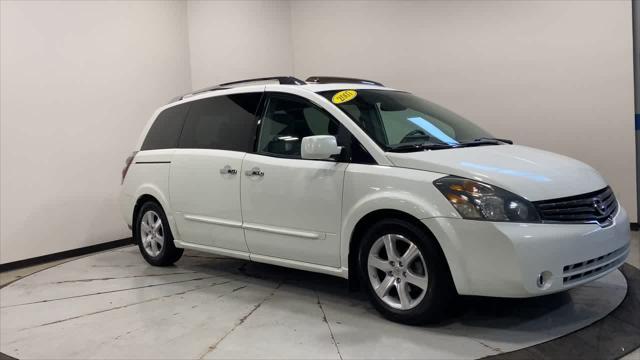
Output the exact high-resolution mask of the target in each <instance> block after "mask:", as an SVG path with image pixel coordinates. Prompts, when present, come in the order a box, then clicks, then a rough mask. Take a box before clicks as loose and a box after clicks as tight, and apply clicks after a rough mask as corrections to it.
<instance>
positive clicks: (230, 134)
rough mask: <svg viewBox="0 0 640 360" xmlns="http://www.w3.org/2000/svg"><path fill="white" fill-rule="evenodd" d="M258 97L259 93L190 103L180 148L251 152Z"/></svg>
mask: <svg viewBox="0 0 640 360" xmlns="http://www.w3.org/2000/svg"><path fill="white" fill-rule="evenodd" d="M261 96H262V93H246V94H233V95H226V96H216V97H213V98H207V99H202V100H196V101H194V102H192V103H191V109H190V110H189V115H188V116H187V120H186V122H185V124H184V129H183V130H182V136H181V137H180V147H181V148H196V149H218V150H233V151H243V152H248V151H251V150H252V149H253V142H254V138H255V133H256V117H255V113H256V109H257V108H258V103H259V102H260V97H261Z"/></svg>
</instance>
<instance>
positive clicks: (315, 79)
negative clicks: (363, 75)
mask: <svg viewBox="0 0 640 360" xmlns="http://www.w3.org/2000/svg"><path fill="white" fill-rule="evenodd" d="M307 82H308V83H314V84H332V83H347V84H365V85H378V86H384V85H382V83H379V82H377V81H371V80H364V79H354V78H347V77H339V76H310V77H308V78H307Z"/></svg>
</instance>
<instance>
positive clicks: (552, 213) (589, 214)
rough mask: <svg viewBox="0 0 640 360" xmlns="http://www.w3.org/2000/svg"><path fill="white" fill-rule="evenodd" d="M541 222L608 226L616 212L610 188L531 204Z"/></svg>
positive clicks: (616, 205) (616, 208)
mask: <svg viewBox="0 0 640 360" xmlns="http://www.w3.org/2000/svg"><path fill="white" fill-rule="evenodd" d="M533 204H534V205H535V207H536V208H537V209H538V213H539V214H540V219H541V220H542V221H543V222H559V223H579V224H584V223H598V224H600V225H601V226H609V225H611V223H612V219H613V217H615V215H616V213H617V210H618V201H617V200H616V197H615V195H614V194H613V191H612V190H611V188H610V187H608V186H607V187H606V188H604V189H601V190H598V191H594V192H591V193H587V194H582V195H577V196H570V197H566V198H560V199H552V200H542V201H535V202H533Z"/></svg>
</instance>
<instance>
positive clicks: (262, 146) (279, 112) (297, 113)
mask: <svg viewBox="0 0 640 360" xmlns="http://www.w3.org/2000/svg"><path fill="white" fill-rule="evenodd" d="M339 129H340V126H339V124H338V122H337V121H336V120H335V119H333V118H332V117H331V116H330V115H329V114H327V113H326V112H325V111H324V110H322V109H320V108H319V107H317V106H316V105H314V104H312V103H311V102H310V101H308V100H306V99H303V98H300V97H297V96H293V95H287V94H276V93H272V94H270V95H269V96H268V99H267V103H266V109H265V112H264V116H263V117H262V120H261V125H260V137H259V139H258V149H257V150H258V153H261V154H267V155H274V156H283V157H291V158H300V145H301V144H302V138H304V137H305V136H313V135H333V136H336V138H338V145H340V139H339V136H338V132H339Z"/></svg>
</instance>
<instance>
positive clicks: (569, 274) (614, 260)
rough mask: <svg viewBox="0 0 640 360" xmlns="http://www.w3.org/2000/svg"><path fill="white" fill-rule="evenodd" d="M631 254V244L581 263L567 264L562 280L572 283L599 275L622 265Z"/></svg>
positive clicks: (568, 283) (565, 282)
mask: <svg viewBox="0 0 640 360" xmlns="http://www.w3.org/2000/svg"><path fill="white" fill-rule="evenodd" d="M627 254H629V245H626V246H623V247H621V248H619V249H617V250H614V251H612V252H610V253H608V254H604V255H601V256H599V257H597V258H593V259H589V260H585V261H582V262H579V263H575V264H571V265H565V266H564V268H563V271H562V282H563V284H564V285H570V284H573V283H576V282H579V281H586V280H588V279H591V278H594V277H597V276H598V275H600V274H602V273H604V272H606V271H607V270H609V269H613V268H617V267H618V266H620V265H622V263H623V262H624V260H625V259H626V258H627Z"/></svg>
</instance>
